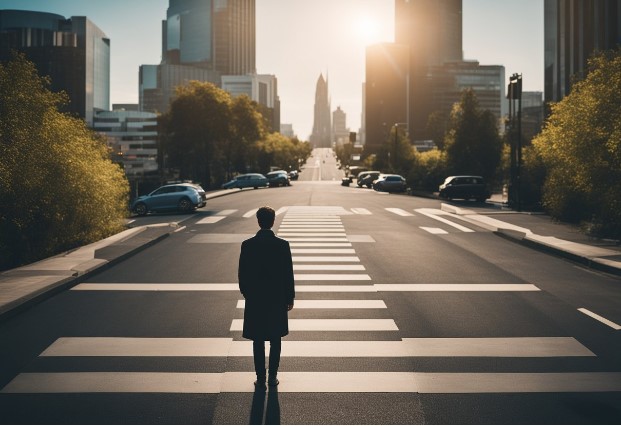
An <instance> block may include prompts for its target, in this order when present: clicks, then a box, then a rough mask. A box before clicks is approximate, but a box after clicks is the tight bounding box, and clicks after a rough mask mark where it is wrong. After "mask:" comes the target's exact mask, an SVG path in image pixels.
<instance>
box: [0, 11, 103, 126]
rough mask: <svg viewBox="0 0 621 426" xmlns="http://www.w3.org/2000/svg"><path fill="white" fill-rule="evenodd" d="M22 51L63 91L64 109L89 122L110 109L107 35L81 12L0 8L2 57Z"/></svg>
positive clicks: (57, 89)
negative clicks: (65, 97)
mask: <svg viewBox="0 0 621 426" xmlns="http://www.w3.org/2000/svg"><path fill="white" fill-rule="evenodd" d="M12 50H16V51H20V52H23V53H24V54H25V55H26V57H27V58H28V59H29V60H30V61H32V62H33V63H34V64H35V66H36V67H37V70H38V72H39V74H40V75H42V76H49V77H50V80H51V89H52V90H53V91H55V92H58V91H65V92H66V93H67V95H68V96H69V99H70V103H69V105H68V106H67V110H68V111H69V112H71V113H74V114H76V115H77V116H79V117H81V118H83V119H84V120H85V121H86V122H87V124H88V125H92V123H93V116H94V114H95V113H96V112H97V111H103V110H108V109H109V107H110V39H108V37H107V36H106V34H105V33H104V32H103V31H102V30H101V29H99V28H98V27H97V26H96V25H95V24H94V23H92V22H91V21H90V20H89V19H88V18H86V17H84V16H72V17H71V18H69V19H66V18H65V17H63V16H61V15H56V14H53V13H46V12H33V11H25V10H0V61H5V60H8V59H10V54H11V53H10V52H11V51H12Z"/></svg>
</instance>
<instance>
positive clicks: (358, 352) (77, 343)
mask: <svg viewBox="0 0 621 426" xmlns="http://www.w3.org/2000/svg"><path fill="white" fill-rule="evenodd" d="M361 302H363V303H361ZM319 304H321V306H320V307H318V306H317V305H319ZM237 308H238V309H243V308H244V301H243V300H240V301H238V303H237ZM295 309H386V305H385V304H384V302H383V301H382V300H297V301H296V302H295ZM251 355H252V343H251V342H250V341H234V340H233V339H232V338H149V337H61V338H59V339H57V340H56V341H55V342H54V343H52V344H51V345H50V346H49V347H48V348H47V349H45V350H44V351H43V352H42V353H41V354H40V355H39V356H40V357H104V356H106V357H182V356H184V357H226V356H232V357H246V356H251ZM281 356H283V357H324V358H333V357H337V358H341V357H342V358H353V357H360V358H365V357H369V358H371V357H379V358H412V357H482V358H497V357H500V358H550V357H594V356H595V354H594V353H593V352H591V351H590V350H589V349H587V348H586V347H584V346H583V345H582V344H580V342H578V341H577V340H576V339H574V338H572V337H493V338H410V339H403V340H392V341H360V340H356V341H342V340H336V341H324V340H320V341H296V340H285V341H283V342H282V354H281Z"/></svg>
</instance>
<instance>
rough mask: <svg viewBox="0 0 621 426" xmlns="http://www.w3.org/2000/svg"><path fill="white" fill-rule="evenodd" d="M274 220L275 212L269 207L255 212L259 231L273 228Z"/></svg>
mask: <svg viewBox="0 0 621 426" xmlns="http://www.w3.org/2000/svg"><path fill="white" fill-rule="evenodd" d="M275 218H276V212H275V211H274V209H273V208H271V207H268V206H263V207H260V208H259V210H257V220H258V221H259V226H260V227H261V229H271V228H272V226H274V219H275Z"/></svg>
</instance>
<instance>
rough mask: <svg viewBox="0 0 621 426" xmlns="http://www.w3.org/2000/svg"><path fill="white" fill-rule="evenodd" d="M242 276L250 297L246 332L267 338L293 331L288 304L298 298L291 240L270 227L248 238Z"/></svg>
mask: <svg viewBox="0 0 621 426" xmlns="http://www.w3.org/2000/svg"><path fill="white" fill-rule="evenodd" d="M238 278H239V290H240V291H241V293H242V295H243V296H244V299H246V308H245V309H244V329H243V333H242V336H243V337H244V338H246V339H251V340H264V341H267V340H271V339H276V338H280V337H282V336H286V335H287V334H289V322H288V318H287V305H291V304H293V299H294V298H295V289H294V279H293V263H292V259H291V249H290V248H289V242H287V241H286V240H283V239H281V238H278V237H276V236H275V235H274V232H272V231H271V230H269V229H262V230H260V231H259V232H257V235H255V236H254V237H252V238H250V239H248V240H246V241H244V242H243V243H242V246H241V254H240V256H239V269H238Z"/></svg>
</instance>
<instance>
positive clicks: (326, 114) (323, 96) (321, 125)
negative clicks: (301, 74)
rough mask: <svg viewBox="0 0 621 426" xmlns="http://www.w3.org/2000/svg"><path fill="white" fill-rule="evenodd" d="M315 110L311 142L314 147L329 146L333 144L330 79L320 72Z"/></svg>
mask: <svg viewBox="0 0 621 426" xmlns="http://www.w3.org/2000/svg"><path fill="white" fill-rule="evenodd" d="M314 111H315V115H314V120H313V133H312V134H311V136H310V143H311V145H312V146H313V147H314V148H329V147H331V146H332V119H331V117H330V111H331V108H330V95H329V92H328V79H327V78H325V79H324V78H323V74H320V75H319V78H318V79H317V86H316V89H315V108H314Z"/></svg>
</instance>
